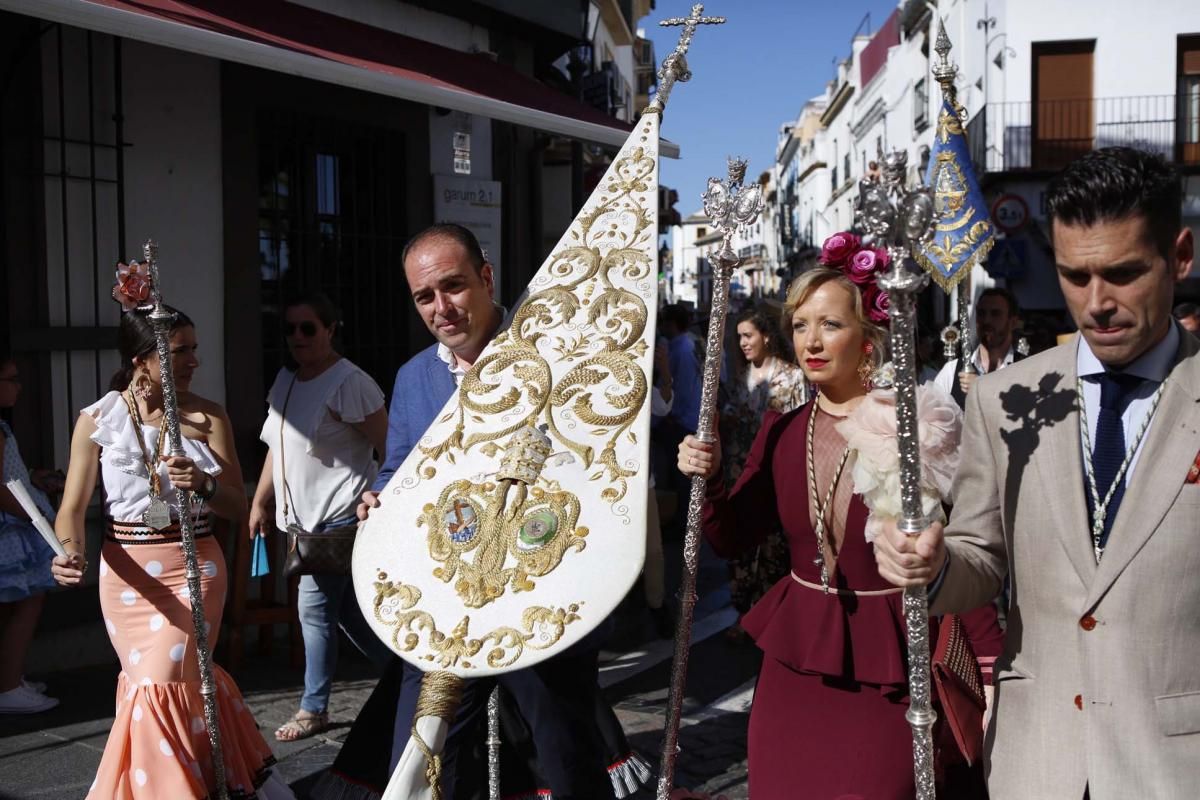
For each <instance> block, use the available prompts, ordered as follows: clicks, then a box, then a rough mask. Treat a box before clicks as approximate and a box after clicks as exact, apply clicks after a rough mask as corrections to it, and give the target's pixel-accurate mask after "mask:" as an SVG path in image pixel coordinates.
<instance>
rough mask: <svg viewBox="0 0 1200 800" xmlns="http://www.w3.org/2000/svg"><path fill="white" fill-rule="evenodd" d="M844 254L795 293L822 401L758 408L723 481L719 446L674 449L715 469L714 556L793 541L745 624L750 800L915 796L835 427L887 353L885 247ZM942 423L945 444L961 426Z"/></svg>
mask: <svg viewBox="0 0 1200 800" xmlns="http://www.w3.org/2000/svg"><path fill="white" fill-rule="evenodd" d="M845 236H847V237H848V236H849V234H846V235H845ZM850 241H853V243H854V244H855V246H856V247H857V239H856V237H855V238H854V239H852V240H851V239H843V240H842V241H841V242H839V243H835V247H836V246H838V245H840V244H843V243H846V242H850ZM830 249H831V248H830V245H829V244H828V243H827V245H826V252H829V251H830ZM842 250H843V251H850V250H851V248H850V247H848V246H846V247H843V248H842ZM835 255H836V253H835ZM855 255H856V253H855ZM829 261H836V259H834V258H830V259H829ZM848 261H849V256H848V255H847V256H844V257H843V259H841V263H839V266H842V269H832V268H818V269H814V270H812V271H809V272H806V273H804V274H803V275H802V276H801V277H800V278H798V279H797V280H796V282H795V283H794V284H793V285H792V287H791V289H790V291H789V293H788V297H787V302H786V306H785V313H786V319H787V320H788V321H789V322H790V324H791V329H792V340H793V343H794V345H795V349H796V357H797V359H798V360H799V362H800V365H801V367H802V368H803V370H804V373H805V376H806V377H807V378H808V381H809V382H810V384H811V385H812V386H813V387H815V389H816V396H815V397H814V399H813V400H811V401H810V402H808V403H807V404H806V405H805V406H803V407H802V408H800V409H797V410H794V411H791V412H789V413H786V414H778V413H775V412H770V411H769V412H767V415H766V418H765V420H764V422H763V425H762V429H761V430H760V431H759V434H758V437H757V439H756V440H755V442H754V445H753V447H752V448H751V450H750V454H749V456H748V457H747V458H746V463H745V467H744V469H743V471H742V474H741V477H740V478H739V479H738V481H737V484H736V485H735V486H733V487H732V489H731V488H729V487H728V486H727V484H726V483H725V481H724V478H723V475H722V472H721V468H720V467H721V451H720V448H719V446H713V445H706V444H703V443H701V442H700V441H699V440H698V439H696V438H695V437H692V436H689V437H687V438H686V439H685V440H684V441H683V442H682V443H681V444H680V447H679V468H680V470H681V471H683V472H684V473H685V474H688V475H702V476H704V477H706V478H708V479H709V487H708V502H707V503H706V505H705V511H704V529H705V535H706V537H707V538H708V540H709V541H710V542H711V543H712V545H713V547H714V549H716V551H717V552H718V554H720V555H722V556H725V557H727V558H728V557H732V556H734V555H736V554H738V553H740V552H744V551H745V550H747V549H750V548H753V547H755V546H757V545H758V544H760V543H761V542H762V540H763V538H764V537H765V536H767V535H769V534H770V533H771V532H772V531H775V530H778V529H780V528H782V529H783V531H784V533H785V535H786V536H787V539H788V544H789V548H790V551H791V573H790V574H789V575H786V576H785V577H783V578H782V579H781V580H780V581H779V582H778V583H777V584H776V585H775V586H774V588H772V589H771V590H770V591H769V592H767V594H766V595H765V596H764V597H763V598H762V599H761V600H760V601H759V602H758V603H757V604H756V605H755V606H754V608H752V609H751V610H750V612H749V613H748V614H746V615H745V617H743V619H742V625H743V627H744V628H745V630H746V632H747V633H748V634H749V635H750V636H751V637H752V638H753V639H754V640H755V642H756V644H757V645H758V646H759V648H761V649H762V651H763V662H762V667H761V671H760V673H759V678H758V685H757V688H756V690H755V696H754V704H753V707H752V709H751V713H750V730H749V776H750V796H751V797H795V796H804V797H811V798H818V799H819V800H832V798H841V797H859V798H871V800H910V799H911V798H912V797H913V794H914V792H915V790H914V785H913V769H912V744H911V731H910V728H909V725H908V723H907V721H906V720H905V718H904V713H905V710H906V709H907V705H908V692H907V681H908V675H907V672H906V665H905V661H906V652H907V648H906V644H905V639H904V614H903V611H902V595H901V593H900V592H898V591H895V590H893V588H892V587H891V586H890V584H888V583H887V582H886V581H884V580H883V579H882V578H880V577H879V573H878V570H877V569H876V566H875V559H874V555H873V552H872V548H871V545H870V543H869V542H868V539H867V536H866V528H867V519H868V508H867V506H866V505H865V503H864V502H863V497H862V495H860V494H859V493H858V492H857V491H856V488H855V481H854V479H853V478H852V474H853V468H854V453H853V452H852V451H851V449H850V447H849V446H848V445H847V441H846V438H844V436H843V434H842V432H841V430H843V428H842V427H841V426H842V425H843V424H844V422H845V421H846V419H847V417H850V416H851V415H853V414H854V413H855V411H856V410H857V409H858V408H859V406H860V405H861V404H862V403H863V401H864V399H865V398H866V397H867V393H868V387H869V380H870V375H871V373H872V371H873V369H874V368H875V367H876V366H877V365H878V363H879V361H880V360H881V355H882V350H883V336H884V331H883V329H882V328H881V327H880V325H879V321H882V320H879V318H880V317H881V316H882V315H881V314H880V313H879V310H880V309H884V308H885V307H886V299H879V298H878V296H877V294H876V293H877V292H878V288H877V287H876V286H875V284H874V280H873V275H874V273H875V272H876V271H877V270H878V269H880V267H881V262H882V256H881V254H878V253H874V252H873V251H872V253H871V255H870V256H868V257H866V258H863V259H860V261H861V262H863V263H860V264H859V265H858V267H859V271H858V272H857V273H855V272H852V271H851V270H850V269H849V268H848V266H847V265H848ZM866 262H870V263H866ZM827 263H829V262H828V261H827ZM864 278H865V279H864ZM873 317H874V318H873ZM948 400H949V399H948V398H947V401H948ZM951 406H952V403H951ZM953 411H954V409H953V408H951V412H953ZM951 422H952V424H951V425H949V426H948V428H949V429H948V430H945V431H944V432H943V433H944V436H945V437H946V438H948V439H949V438H952V437H954V436H956V435H957V430H958V428H957V424H958V423H957V418H953V417H952V419H951ZM989 626H990V627H989ZM969 632H971V633H977V635H978V636H979V638H980V641H978V642H976V645H975V646H976V652H980V650H981V649H987V648H988V647H990V648H992V649H994V650H995V651H997V652H998V651H999V641H998V638H992V639H989V640H988V641H987V642H984V641H983V639H984V636H983V634H984V633H988V634H994V635H995V636H996V637H998V633H999V632H998V629H996V628H995V616H994V613H993V614H992V616H991V617H990V622H988V621H987V620H984V621H983V622H982V624H981V626H979V627H978V628H976V627H974V626H970V630H969ZM951 796H954V797H964V796H968V795H964V794H953V795H951Z"/></svg>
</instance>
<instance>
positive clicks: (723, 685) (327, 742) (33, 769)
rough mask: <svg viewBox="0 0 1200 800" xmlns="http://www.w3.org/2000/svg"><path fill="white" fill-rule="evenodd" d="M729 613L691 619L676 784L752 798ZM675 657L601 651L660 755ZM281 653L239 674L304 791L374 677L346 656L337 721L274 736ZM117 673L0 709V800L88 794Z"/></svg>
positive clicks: (739, 649)
mask: <svg viewBox="0 0 1200 800" xmlns="http://www.w3.org/2000/svg"><path fill="white" fill-rule="evenodd" d="M731 620H732V612H730V611H729V610H728V609H725V610H721V611H717V612H716V613H712V614H709V615H708V616H707V617H705V618H703V619H700V620H698V621H697V624H696V627H695V631H694V634H695V635H694V637H693V641H694V645H693V647H692V651H691V664H690V672H691V679H690V680H689V683H688V692H687V701H686V704H685V707H684V722H683V729H682V733H681V736H680V743H681V749H682V752H681V754H680V758H679V762H678V767H677V784H678V785H680V786H687V787H690V788H698V789H701V790H702V791H704V792H710V793H713V794H714V796H715V795H716V793H721V794H724V795H726V796H727V797H728V798H729V800H739V799H740V798H745V797H746V796H747V794H746V763H745V753H746V722H747V718H748V714H749V707H750V698H751V693H752V688H753V676H754V674H755V672H756V670H757V663H758V655H757V651H756V650H755V649H754V648H753V646H751V645H746V644H734V643H732V642H730V641H729V640H728V639H727V638H726V637H725V636H723V635H722V632H723V631H724V629H725V628H726V627H727V626H728V624H729V622H730V621H731ZM347 649H349V648H347ZM670 657H671V643H670V642H669V641H665V640H658V641H654V642H652V643H649V644H648V645H643V646H640V647H639V648H636V649H629V650H628V651H625V652H620V653H617V652H606V653H605V654H604V656H603V659H604V661H603V664H602V667H601V670H602V672H601V683H602V684H603V685H604V687H605V691H606V693H607V695H608V697H609V700H610V701H611V702H612V703H613V705H614V706H615V708H616V710H617V714H618V716H619V718H620V719H621V722H622V724H623V726H624V728H625V731H626V733H627V734H628V736H629V739H630V741H631V743H632V744H633V745H634V747H636V748H637V749H638V750H639V751H640V752H641V753H643V754H644V755H645V756H646V757H647V759H648V760H650V761H651V762H654V763H655V764H657V761H658V757H659V756H658V754H659V749H660V745H661V741H662V726H663V713H664V703H665V701H666V697H667V686H668V682H669V679H670ZM286 662H287V658H286V647H285V646H283V645H282V644H280V645H278V646H276V647H275V648H274V651H273V653H272V655H271V656H269V657H250V658H248V659H247V660H246V663H245V664H244V666H243V668H242V669H241V670H239V671H238V673H237V674H236V675H235V677H236V679H237V680H238V683H239V684H240V686H241V688H242V690H243V691H244V693H245V695H246V698H247V701H248V702H249V704H250V706H251V708H252V709H253V711H254V714H255V717H256V718H257V719H258V722H259V724H260V726H261V728H262V730H263V731H264V733H266V735H267V737H268V741H270V743H271V745H272V747H273V748H274V750H275V753H276V756H277V757H278V758H279V770H280V771H281V773H282V776H283V777H284V778H285V779H286V780H287V782H288V783H289V784H291V786H292V788H293V789H294V790H295V791H296V794H297V796H298V797H301V798H303V797H306V796H307V790H308V789H309V788H310V787H311V786H312V784H313V783H314V782H315V779H316V777H317V776H318V775H319V774H320V772H321V771H322V770H323V769H325V768H326V767H328V766H329V765H330V764H331V763H332V762H333V759H334V757H335V756H336V755H337V752H338V750H339V749H340V747H341V743H342V741H343V740H344V739H345V737H346V734H347V732H348V731H349V729H350V725H351V723H352V722H353V720H354V717H355V715H356V714H357V713H358V710H359V708H360V707H361V706H362V703H363V702H364V701H365V700H366V698H367V696H368V695H369V694H370V692H371V689H372V687H373V686H374V683H375V680H374V676H373V672H372V668H371V667H370V665H369V664H368V663H366V662H365V661H361V660H353V661H351V660H350V659H344V663H343V664H342V666H341V668H340V670H339V676H338V681H337V683H336V684H335V687H334V692H333V696H332V700H331V705H330V712H331V716H332V718H333V720H334V727H333V728H332V729H330V730H329V731H327V732H326V733H325V734H322V735H319V736H315V737H313V738H311V739H306V740H303V741H299V742H294V743H280V742H276V741H274V739H273V737H271V736H270V733H269V732H270V731H273V730H274V729H275V728H276V727H278V726H279V725H280V724H282V723H283V722H284V721H285V720H286V719H287V718H288V717H290V716H291V714H292V713H293V712H294V711H295V709H296V706H297V703H298V701H299V696H300V690H301V686H302V677H303V676H302V673H301V672H300V671H299V670H295V669H291V668H289V667H288V666H287V663H286ZM116 671H117V670H116V666H115V665H112V666H104V667H94V668H88V669H76V670H70V669H64V670H63V671H61V672H57V673H53V674H44V675H39V676H37V677H38V678H39V679H43V680H45V681H46V682H47V683H48V684H49V688H48V690H47V691H48V692H49V693H50V694H51V695H53V696H56V697H58V698H60V699H61V700H62V705H60V706H59V707H58V708H56V709H54V710H53V711H50V712H47V713H45V714H40V715H35V716H29V717H4V718H0V798H2V799H3V800H40V799H41V798H55V800H58V799H59V798H61V799H62V800H78V798H82V797H84V795H85V794H86V793H87V789H88V787H89V786H90V785H91V782H92V778H93V776H94V774H95V771H96V767H97V765H98V764H99V762H100V755H101V752H102V751H103V748H104V743H105V740H106V738H107V736H108V729H109V726H110V725H111V724H112V719H113V718H112V716H111V714H112V706H113V687H114V686H115V680H116ZM652 796H653V784H652V785H651V787H650V789H648V790H646V789H644V790H643V791H641V792H640V793H639V794H638V795H636V797H638V798H639V800H641V799H642V798H650V797H652Z"/></svg>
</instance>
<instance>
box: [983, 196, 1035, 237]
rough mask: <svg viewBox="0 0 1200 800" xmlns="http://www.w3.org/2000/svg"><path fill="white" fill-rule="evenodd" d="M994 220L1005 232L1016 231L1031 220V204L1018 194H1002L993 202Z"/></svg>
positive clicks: (1011, 232)
mask: <svg viewBox="0 0 1200 800" xmlns="http://www.w3.org/2000/svg"><path fill="white" fill-rule="evenodd" d="M992 221H993V222H995V223H996V227H997V228H999V229H1000V230H1001V231H1003V232H1004V233H1008V234H1013V233H1016V232H1017V231H1019V230H1021V229H1022V228H1024V227H1025V225H1026V224H1027V223H1028V222H1029V205H1028V204H1027V203H1026V202H1025V198H1023V197H1021V196H1020V195H1018V194H1002V195H1000V196H999V197H997V198H996V202H995V203H992Z"/></svg>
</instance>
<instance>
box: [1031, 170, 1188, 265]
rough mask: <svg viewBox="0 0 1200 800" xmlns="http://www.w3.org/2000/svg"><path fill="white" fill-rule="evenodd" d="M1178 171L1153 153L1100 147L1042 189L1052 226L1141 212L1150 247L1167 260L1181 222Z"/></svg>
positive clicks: (1100, 220)
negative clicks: (1150, 240)
mask: <svg viewBox="0 0 1200 800" xmlns="http://www.w3.org/2000/svg"><path fill="white" fill-rule="evenodd" d="M1182 202H1183V187H1182V185H1181V184H1180V181H1179V174H1178V173H1177V172H1175V170H1174V169H1173V168H1172V167H1171V166H1170V165H1169V164H1167V162H1166V161H1164V160H1163V159H1162V157H1161V156H1157V155H1155V154H1153V153H1147V152H1145V151H1144V150H1136V149H1134V148H1132V147H1104V148H1101V149H1099V150H1093V151H1092V152H1090V153H1088V154H1086V155H1084V156H1081V157H1079V158H1077V159H1076V160H1074V161H1072V162H1071V163H1070V164H1068V165H1067V167H1066V168H1065V169H1064V170H1063V171H1062V172H1060V173H1058V174H1057V175H1055V176H1054V178H1053V179H1051V181H1050V183H1049V185H1048V186H1047V187H1046V210H1047V212H1048V213H1049V217H1050V224H1051V232H1052V233H1053V225H1054V223H1056V222H1061V223H1063V224H1065V225H1083V226H1087V227H1091V226H1092V225H1095V224H1096V223H1097V222H1104V221H1110V222H1112V221H1117V220H1122V219H1127V218H1129V217H1132V216H1138V215H1140V216H1141V217H1142V218H1144V219H1145V220H1146V230H1147V231H1148V232H1149V234H1150V236H1151V238H1152V240H1153V243H1154V246H1155V247H1156V248H1157V249H1158V251H1159V252H1160V253H1162V255H1163V257H1164V258H1166V259H1167V260H1168V261H1170V259H1171V253H1172V251H1173V250H1174V247H1175V238H1176V237H1177V236H1178V235H1179V231H1180V228H1181V226H1182V224H1183V218H1182V210H1181V205H1182Z"/></svg>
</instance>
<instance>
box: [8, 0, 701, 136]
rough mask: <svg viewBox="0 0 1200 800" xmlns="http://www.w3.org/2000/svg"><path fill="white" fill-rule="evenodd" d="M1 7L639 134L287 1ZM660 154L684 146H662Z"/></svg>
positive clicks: (58, 1) (580, 107)
mask: <svg viewBox="0 0 1200 800" xmlns="http://www.w3.org/2000/svg"><path fill="white" fill-rule="evenodd" d="M0 8H8V9H10V10H12V11H15V12H17V13H22V14H33V15H35V16H38V17H41V18H44V19H49V20H53V21H55V22H62V23H65V24H69V25H75V26H78V27H82V28H87V29H90V30H96V31H101V32H103V33H110V34H113V35H116V36H122V37H126V38H130V39H137V40H141V41H145V42H151V43H153V44H158V45H162V46H165V47H174V48H176V49H179V50H186V51H189V52H194V53H199V54H202V55H207V56H211V57H214V58H220V59H223V60H226V61H234V62H238V63H242V64H249V65H251V66H256V67H261V68H263V69H270V70H274V71H277V72H286V73H288V74H294V75H299V76H301V77H306V78H312V79H314V80H321V81H326V82H329V83H336V84H339V85H343V86H350V87H354V88H358V89H363V90H365V91H370V92H375V93H377V94H383V95H388V96H391V97H398V98H401V99H405V100H411V101H414V102H418V103H424V104H427V105H434V106H440V107H443V108H449V109H452V110H455V111H464V112H467V113H471V114H479V115H481V116H486V117H490V118H492V119H497V120H502V121H504V122H512V123H515V124H518V125H525V126H528V127H533V128H537V129H539V130H544V131H547V132H549V133H555V134H560V135H563V136H568V137H571V138H575V139H582V140H585V141H590V142H596V143H599V144H606V145H610V146H617V147H619V146H620V145H622V144H623V143H624V142H625V138H626V136H627V135H628V133H629V131H630V130H631V129H632V126H631V125H628V124H626V123H624V122H621V121H620V120H617V119H614V118H613V117H610V116H608V115H607V114H604V113H602V112H600V111H598V110H597V109H594V108H592V107H591V106H588V105H585V104H584V103H582V102H580V101H579V100H576V99H575V98H573V97H570V96H568V95H565V94H563V93H561V92H558V91H556V90H554V89H552V88H550V87H549V86H546V85H544V84H542V83H540V82H538V81H536V80H534V79H533V78H531V77H529V76H527V75H523V74H521V73H520V72H517V71H516V70H515V69H513V68H512V67H509V66H506V65H504V64H499V63H496V62H495V61H493V60H491V59H490V58H488V57H486V56H483V55H479V54H476V53H465V52H462V51H459V50H453V49H451V48H448V47H443V46H441V45H437V44H433V43H431V42H427V41H424V40H422V39H416V38H413V37H411V36H404V35H403V34H399V33H394V32H392V31H389V30H384V29H381V28H375V27H372V26H370V25H364V24H362V23H359V22H355V21H353V20H349V19H345V18H343V17H339V16H335V15H333V14H328V13H325V12H323V11H317V10H314V9H311V8H307V7H305V6H301V5H297V4H295V3H289V2H284V0H254V2H245V0H205V1H204V2H188V3H184V2H172V0H39V2H37V3H36V4H33V5H32V7H31V5H30V4H29V3H28V2H21V0H0ZM662 153H663V155H666V156H671V157H677V156H678V154H679V148H678V147H677V146H676V145H673V144H670V143H669V142H665V141H664V142H663V143H662Z"/></svg>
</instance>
